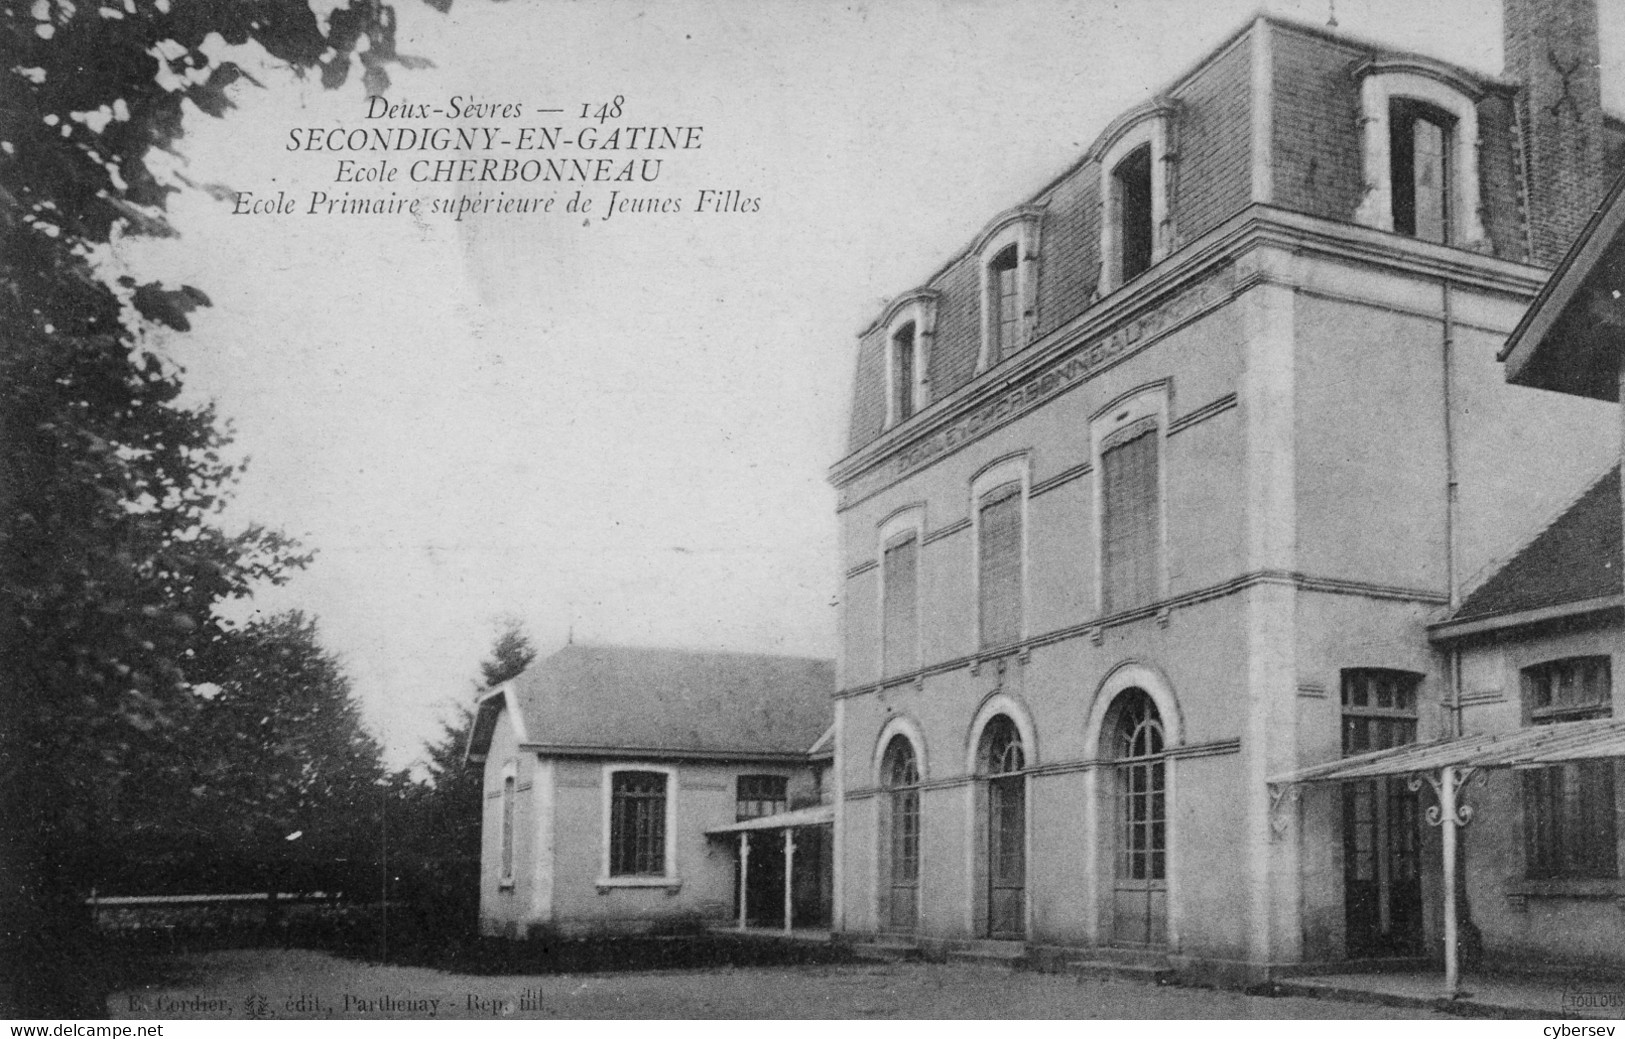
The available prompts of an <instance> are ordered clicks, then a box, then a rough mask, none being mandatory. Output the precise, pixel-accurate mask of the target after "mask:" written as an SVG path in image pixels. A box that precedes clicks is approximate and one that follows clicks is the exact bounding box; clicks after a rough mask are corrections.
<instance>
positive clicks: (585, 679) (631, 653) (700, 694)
mask: <svg viewBox="0 0 1625 1039" xmlns="http://www.w3.org/2000/svg"><path fill="white" fill-rule="evenodd" d="M834 692H835V665H834V664H833V662H831V661H828V660H816V659H812V658H807V657H781V656H766V655H759V654H750V653H716V652H701V651H694V650H683V649H651V648H635V647H630V646H587V645H569V646H565V647H564V648H563V649H561V650H559V651H558V652H557V653H554V654H553V655H552V656H550V657H548V658H547V659H545V660H541V661H538V662H537V663H535V664H532V665H531V666H530V668H529V669H527V670H526V671H525V672H524V674H522V675H520V676H519V677H517V678H515V679H513V680H511V681H509V682H505V683H503V685H502V686H499V687H498V688H497V689H494V690H492V691H491V692H490V693H487V694H486V696H485V697H484V698H483V699H482V700H481V701H480V707H479V712H478V714H477V716H476V719H475V725H474V731H473V734H472V739H471V740H470V744H469V757H470V758H471V759H473V760H480V759H482V758H483V757H484V755H485V752H486V750H487V749H488V748H489V747H490V743H491V735H492V733H493V731H494V730H495V725H496V719H497V716H498V715H499V714H500V713H501V711H502V710H503V709H504V708H506V707H508V706H509V705H510V704H511V705H512V709H514V710H516V711H518V712H519V715H520V718H519V725H518V726H516V728H517V729H518V731H519V732H520V733H522V736H521V746H522V747H524V748H525V749H527V750H533V751H540V752H543V753H546V752H552V753H557V754H566V755H582V756H594V757H603V756H611V755H613V756H617V757H625V756H630V755H637V756H641V757H646V758H666V759H671V758H694V757H698V758H713V759H756V760H762V759H774V758H779V759H784V760H787V761H789V760H796V761H803V760H806V758H807V754H808V751H809V750H810V749H811V748H812V746H813V744H814V743H815V742H816V741H817V740H818V738H819V737H820V736H821V735H822V734H823V733H824V731H825V730H826V729H828V728H829V725H830V717H831V708H830V699H831V697H832V695H833V694H834Z"/></svg>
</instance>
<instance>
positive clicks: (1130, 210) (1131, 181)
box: [1112, 144, 1155, 281]
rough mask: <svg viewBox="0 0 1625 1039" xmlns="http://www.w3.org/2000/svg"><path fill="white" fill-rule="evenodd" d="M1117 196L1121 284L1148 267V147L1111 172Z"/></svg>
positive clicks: (1150, 228) (1151, 229)
mask: <svg viewBox="0 0 1625 1039" xmlns="http://www.w3.org/2000/svg"><path fill="white" fill-rule="evenodd" d="M1112 181H1113V186H1114V188H1115V190H1116V194H1117V230H1118V238H1117V240H1118V248H1119V249H1120V257H1121V260H1120V264H1121V265H1120V267H1119V268H1118V269H1119V270H1120V271H1121V273H1122V280H1123V281H1128V280H1129V279H1130V278H1133V277H1135V276H1136V275H1138V274H1140V273H1141V272H1142V271H1144V270H1146V269H1147V268H1148V267H1150V266H1151V252H1152V243H1153V241H1154V240H1155V228H1154V227H1153V224H1152V216H1151V146H1150V145H1149V144H1146V145H1142V146H1141V147H1139V148H1136V149H1134V150H1133V151H1132V152H1130V153H1129V154H1128V157H1127V158H1125V159H1124V160H1123V161H1122V162H1120V163H1118V164H1117V167H1116V168H1115V169H1114V170H1113V171H1112Z"/></svg>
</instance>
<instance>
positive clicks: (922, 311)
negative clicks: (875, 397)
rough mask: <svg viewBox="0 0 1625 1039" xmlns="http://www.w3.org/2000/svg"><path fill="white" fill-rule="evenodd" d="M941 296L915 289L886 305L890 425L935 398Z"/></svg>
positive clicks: (887, 412)
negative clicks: (933, 367) (934, 346)
mask: <svg viewBox="0 0 1625 1039" xmlns="http://www.w3.org/2000/svg"><path fill="white" fill-rule="evenodd" d="M936 317H937V296H936V293H935V292H933V291H931V290H929V289H921V290H917V291H915V292H911V293H909V294H907V295H906V296H903V297H901V298H899V299H898V300H897V301H896V302H894V303H893V304H892V305H891V306H890V307H888V308H887V309H886V313H885V315H884V316H883V317H882V321H883V322H884V324H883V325H882V327H883V328H884V330H885V340H884V349H885V355H884V356H885V359H886V428H887V429H890V428H891V427H892V426H895V425H897V424H898V423H899V422H907V421H908V420H909V419H911V418H913V417H914V416H915V415H917V414H919V412H920V409H921V408H924V407H925V406H926V405H927V404H929V403H930V402H931V393H930V380H929V377H928V375H927V373H928V371H929V369H930V363H931V334H932V330H933V328H934V327H935V324H936Z"/></svg>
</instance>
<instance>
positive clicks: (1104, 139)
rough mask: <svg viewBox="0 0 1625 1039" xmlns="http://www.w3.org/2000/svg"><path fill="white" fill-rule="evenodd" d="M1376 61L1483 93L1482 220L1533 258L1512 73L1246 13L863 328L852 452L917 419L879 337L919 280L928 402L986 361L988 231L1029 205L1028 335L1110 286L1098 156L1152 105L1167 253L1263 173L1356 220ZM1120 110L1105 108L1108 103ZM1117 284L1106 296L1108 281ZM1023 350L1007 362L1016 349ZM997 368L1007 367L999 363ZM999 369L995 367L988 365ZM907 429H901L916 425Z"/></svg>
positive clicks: (1277, 190)
mask: <svg viewBox="0 0 1625 1039" xmlns="http://www.w3.org/2000/svg"><path fill="white" fill-rule="evenodd" d="M1257 27H1264V28H1267V29H1268V35H1269V40H1270V41H1271V42H1270V43H1269V44H1268V47H1269V53H1270V54H1271V59H1270V70H1271V71H1270V75H1269V76H1268V77H1266V78H1264V79H1261V78H1260V76H1259V75H1258V70H1257V69H1256V68H1255V67H1254V63H1253V47H1252V45H1251V42H1250V41H1251V39H1252V33H1253V32H1254V31H1255V28H1257ZM1362 71H1364V72H1367V73H1369V72H1371V71H1377V72H1383V71H1404V72H1407V73H1409V74H1413V75H1422V76H1426V77H1427V78H1430V79H1434V80H1437V81H1439V82H1441V83H1446V84H1450V85H1452V87H1453V88H1454V89H1457V90H1459V91H1460V92H1462V93H1463V96H1464V97H1466V98H1469V99H1477V100H1476V104H1477V109H1478V118H1479V138H1480V140H1481V141H1482V142H1483V143H1482V145H1481V149H1480V153H1479V166H1480V169H1481V172H1482V176H1483V183H1482V186H1481V191H1482V195H1481V200H1482V204H1481V205H1480V206H1479V211H1480V212H1481V213H1482V214H1483V219H1484V221H1485V227H1484V229H1483V231H1484V233H1485V234H1486V236H1487V238H1488V242H1487V245H1488V247H1489V249H1490V252H1491V254H1492V255H1494V256H1497V257H1500V258H1503V259H1511V260H1515V261H1522V260H1524V259H1525V258H1526V244H1527V236H1526V235H1525V233H1524V228H1523V226H1522V224H1521V222H1520V221H1521V220H1522V216H1521V210H1520V208H1519V205H1520V203H1519V199H1520V197H1521V196H1520V187H1519V180H1518V179H1519V177H1520V176H1521V175H1522V174H1521V172H1520V170H1521V167H1520V164H1519V162H1518V158H1517V154H1516V150H1517V143H1516V133H1515V127H1514V115H1513V109H1514V107H1515V106H1514V100H1513V98H1514V91H1515V90H1516V89H1517V87H1516V84H1514V83H1511V82H1510V81H1507V80H1505V79H1502V78H1500V77H1498V76H1495V75H1490V74H1486V73H1483V72H1479V71H1476V70H1473V69H1469V68H1464V67H1461V66H1457V65H1453V64H1450V63H1447V62H1442V61H1438V60H1436V59H1433V58H1429V57H1426V56H1422V55H1417V54H1413V53H1410V52H1407V51H1401V50H1398V49H1395V48H1392V47H1388V46H1384V45H1382V44H1379V43H1374V42H1371V41H1368V40H1362V39H1359V38H1357V37H1353V36H1349V35H1346V34H1344V33H1341V32H1337V31H1333V30H1328V29H1325V28H1321V27H1317V26H1310V25H1304V24H1302V23H1299V22H1294V21H1291V20H1288V19H1283V18H1278V17H1275V16H1271V15H1259V16H1257V17H1254V18H1251V19H1249V20H1248V21H1247V22H1246V23H1244V24H1243V25H1241V26H1239V27H1238V28H1237V29H1236V31H1234V32H1233V33H1231V34H1230V35H1228V36H1226V37H1225V38H1224V39H1223V40H1222V41H1220V42H1219V43H1218V44H1217V45H1216V46H1215V47H1213V48H1212V49H1211V50H1209V51H1208V52H1207V53H1206V54H1205V55H1204V56H1203V57H1202V58H1201V59H1199V60H1198V61H1196V62H1195V63H1193V64H1192V65H1191V66H1190V67H1188V68H1187V69H1186V70H1185V71H1183V72H1182V73H1180V74H1179V75H1178V76H1176V77H1174V78H1173V79H1172V80H1171V81H1170V82H1169V83H1167V84H1166V85H1164V86H1163V87H1162V88H1161V89H1159V90H1157V91H1155V92H1154V93H1151V94H1148V95H1146V96H1147V98H1148V100H1146V101H1144V102H1143V103H1141V104H1139V105H1137V106H1134V107H1132V108H1130V109H1128V110H1127V111H1124V112H1121V113H1118V114H1117V116H1116V118H1115V119H1111V120H1109V121H1107V122H1106V125H1105V126H1104V127H1103V128H1102V129H1101V130H1100V132H1099V133H1098V134H1097V135H1096V136H1095V137H1094V139H1093V140H1092V141H1090V142H1089V144H1088V146H1087V147H1085V148H1083V149H1082V150H1081V151H1080V152H1079V153H1077V154H1076V156H1075V158H1074V159H1073V160H1072V161H1071V162H1070V163H1068V164H1067V166H1066V167H1065V168H1064V169H1062V170H1061V171H1060V172H1059V173H1058V174H1056V175H1055V176H1054V177H1052V178H1051V179H1050V180H1049V181H1048V182H1047V183H1045V184H1043V185H1042V186H1041V187H1040V188H1038V190H1036V191H1033V192H1030V193H1027V194H1025V195H1023V196H1020V197H1018V198H1015V199H1012V202H1013V203H1014V204H1013V205H1012V206H1010V207H1008V208H1006V209H1004V210H1002V211H1001V212H1000V213H997V214H993V215H992V217H991V219H990V221H989V222H988V223H987V224H986V225H984V226H983V227H981V228H979V229H977V230H976V231H974V232H972V233H970V234H967V236H966V241H965V244H964V246H963V247H962V248H961V249H959V250H957V251H955V252H954V253H953V254H952V255H951V256H949V257H948V258H947V259H946V261H945V262H944V263H943V264H942V265H941V266H940V267H938V268H937V269H936V270H935V271H934V272H932V273H931V274H930V276H929V277H927V278H926V279H925V280H924V281H923V282H921V283H919V285H917V286H916V287H914V288H912V289H910V290H908V291H907V292H905V293H903V294H901V295H899V296H895V297H893V298H892V299H891V300H890V301H889V302H888V303H887V304H886V305H884V306H882V307H880V308H877V312H876V313H875V315H874V318H873V320H871V321H870V322H869V323H868V324H867V325H866V327H865V328H864V329H863V331H862V332H860V333H859V337H858V338H859V346H858V357H857V361H856V365H855V369H854V379H853V387H852V393H853V396H852V405H851V410H850V411H849V423H850V424H849V430H848V440H847V453H848V454H849V455H850V454H853V453H856V452H857V451H859V450H861V449H862V448H864V447H865V446H867V445H868V444H870V443H872V442H874V441H877V440H879V439H880V438H881V437H882V436H883V435H885V434H887V433H888V431H889V430H891V429H893V428H904V427H906V428H917V425H918V416H916V418H915V419H911V420H910V421H909V422H906V423H890V424H888V421H887V414H888V412H887V405H886V399H885V385H886V375H885V368H886V360H885V344H884V343H883V342H882V340H883V339H884V333H885V330H886V328H887V327H888V326H887V319H888V317H889V316H891V315H894V314H895V313H896V312H897V311H898V310H899V308H900V307H901V306H902V305H904V304H906V303H907V302H909V301H910V300H912V299H916V298H919V297H920V296H921V295H922V294H929V296H930V298H931V299H932V300H933V301H934V303H935V309H934V311H933V319H934V326H935V327H934V329H933V334H932V337H931V345H930V349H929V351H928V352H927V353H926V355H925V358H924V363H925V366H926V371H925V373H924V378H923V382H924V383H925V385H927V386H929V387H930V399H929V400H928V401H927V402H926V403H925V404H924V406H923V407H922V408H921V409H920V412H919V413H920V414H924V413H926V412H930V411H932V410H933V406H934V405H935V404H937V403H939V402H941V401H943V400H945V399H947V398H948V397H950V396H951V395H952V394H954V393H955V392H956V391H957V390H958V389H959V388H960V387H962V386H965V385H967V384H969V383H971V382H973V381H975V380H976V379H978V378H980V377H981V376H982V375H983V373H984V371H985V370H988V365H987V364H986V363H985V361H986V354H985V352H984V350H983V345H984V344H983V343H982V339H983V336H984V324H983V320H982V315H981V308H982V306H983V300H982V295H983V293H984V292H985V291H986V290H985V285H984V284H983V281H982V272H981V270H980V260H982V259H985V258H983V257H981V255H980V253H981V250H980V247H981V246H983V245H985V243H986V241H987V240H988V237H989V235H991V234H993V233H996V232H997V231H998V230H1000V229H1001V228H1003V227H1004V226H1006V225H1007V223H1008V222H1010V221H1013V220H1017V219H1021V220H1027V221H1030V222H1031V223H1032V225H1033V241H1034V242H1041V243H1042V244H1041V245H1039V246H1038V247H1037V249H1036V252H1037V253H1039V254H1040V255H1038V256H1037V257H1036V258H1035V262H1034V263H1033V265H1032V267H1031V269H1030V270H1028V271H1027V273H1026V275H1025V277H1029V278H1031V279H1032V283H1031V284H1026V283H1024V287H1023V289H1022V292H1023V307H1024V318H1023V321H1024V325H1023V330H1024V333H1025V335H1026V337H1027V338H1026V343H1027V344H1039V343H1044V342H1048V341H1050V339H1051V337H1052V336H1054V335H1055V334H1056V333H1058V332H1060V331H1061V330H1063V329H1065V328H1067V327H1069V326H1070V325H1071V324H1072V323H1073V322H1075V321H1076V319H1077V318H1078V317H1079V316H1080V315H1083V314H1085V313H1087V312H1088V311H1090V310H1091V309H1093V308H1094V307H1096V305H1097V304H1099V303H1101V302H1102V300H1103V299H1105V298H1107V297H1109V296H1110V295H1112V294H1113V293H1114V292H1115V291H1116V289H1115V288H1112V289H1108V288H1106V285H1107V283H1109V282H1111V280H1112V279H1111V278H1109V277H1102V263H1103V259H1104V258H1103V256H1102V253H1101V249H1102V243H1103V234H1102V229H1101V219H1102V214H1103V213H1104V212H1106V210H1107V207H1105V206H1104V205H1103V200H1102V198H1101V192H1102V174H1101V164H1102V161H1103V159H1104V157H1105V153H1106V151H1107V150H1108V149H1109V148H1110V147H1111V145H1112V144H1113V143H1114V142H1115V141H1116V140H1117V139H1118V138H1119V137H1120V136H1121V135H1122V134H1123V133H1124V132H1128V131H1131V130H1132V129H1133V127H1135V126H1137V125H1139V124H1140V123H1142V122H1143V121H1144V120H1147V119H1162V120H1165V121H1166V130H1165V133H1166V137H1165V139H1164V144H1165V155H1164V160H1165V163H1166V166H1165V167H1164V172H1163V174H1162V175H1163V176H1165V177H1166V178H1167V183H1166V187H1165V198H1166V200H1167V201H1166V207H1167V209H1166V215H1165V220H1164V223H1163V226H1162V228H1161V230H1160V231H1159V233H1160V234H1164V235H1166V239H1165V241H1164V243H1163V245H1162V250H1163V252H1162V253H1161V255H1163V256H1166V257H1172V256H1175V255H1178V254H1179V253H1181V252H1182V251H1183V250H1184V249H1185V248H1186V247H1187V246H1188V245H1190V244H1192V243H1195V242H1197V241H1199V240H1201V239H1202V237H1203V236H1204V235H1206V234H1208V233H1209V232H1212V231H1214V230H1215V229H1217V228H1219V227H1221V226H1222V225H1224V224H1225V222H1226V221H1228V220H1230V219H1231V218H1233V217H1235V216H1236V215H1237V214H1239V213H1241V212H1243V211H1244V210H1246V209H1247V207H1249V206H1250V205H1253V204H1254V203H1255V202H1258V201H1260V199H1259V198H1258V197H1256V196H1257V192H1258V190H1259V189H1258V184H1260V183H1266V184H1268V185H1270V187H1269V188H1268V189H1267V190H1268V192H1269V194H1268V195H1267V196H1265V198H1264V199H1263V200H1262V201H1264V202H1265V203H1266V204H1268V205H1270V206H1272V207H1274V208H1276V209H1278V210H1282V211H1290V212H1294V213H1300V214H1304V215H1306V216H1310V217H1315V218H1320V219H1326V220H1332V221H1336V222H1339V223H1344V224H1354V223H1357V222H1359V218H1358V210H1359V207H1360V206H1361V204H1362V202H1363V201H1364V200H1365V199H1366V185H1365V183H1364V181H1363V179H1362V171H1361V163H1360V154H1361V144H1360V134H1361V132H1362V131H1361V129H1360V127H1361V124H1360V122H1359V98H1360V84H1359V77H1360V75H1361V73H1362ZM1259 89H1263V90H1265V91H1266V92H1267V94H1266V96H1265V98H1264V100H1265V103H1266V104H1267V105H1268V119H1269V124H1268V133H1269V135H1270V142H1271V144H1270V147H1269V148H1267V149H1263V150H1262V152H1260V150H1259V149H1255V148H1254V147H1253V134H1254V132H1255V130H1256V129H1257V127H1256V126H1255V124H1254V108H1255V107H1256V104H1257V101H1258V98H1255V96H1254V92H1255V91H1257V90H1259ZM1106 114H1108V113H1102V115H1106ZM1261 154H1264V155H1267V156H1268V162H1269V164H1270V175H1269V176H1268V177H1264V178H1259V177H1257V176H1255V174H1256V172H1257V171H1255V170H1254V168H1253V166H1254V163H1255V162H1257V161H1258V160H1259V158H1260V155H1261ZM1103 293H1105V295H1104V296H1103V295H1102V294H1103ZM1019 352H1020V350H1018V351H1015V352H1008V351H1005V352H1003V353H1002V359H1001V363H1003V364H1010V363H1015V362H1014V357H1015V355H1016V353H1019ZM992 367H994V368H997V367H1000V364H999V363H996V364H994V365H993V366H992ZM990 377H992V378H996V377H997V376H990ZM907 435H908V434H907V433H902V434H900V436H907Z"/></svg>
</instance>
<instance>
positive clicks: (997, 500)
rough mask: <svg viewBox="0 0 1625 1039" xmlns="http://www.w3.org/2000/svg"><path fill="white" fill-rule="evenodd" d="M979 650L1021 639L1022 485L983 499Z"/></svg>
mask: <svg viewBox="0 0 1625 1039" xmlns="http://www.w3.org/2000/svg"><path fill="white" fill-rule="evenodd" d="M980 548H981V573H980V578H981V581H980V587H981V603H980V605H981V611H980V612H981V625H982V648H983V649H996V648H998V647H1001V646H1009V645H1013V644H1014V643H1016V642H1018V641H1020V639H1021V485H1020V484H1019V483H1008V484H1005V485H1004V486H1002V487H999V488H996V489H994V490H993V491H990V492H989V493H988V494H987V495H986V496H984V497H983V499H982V512H981V542H980Z"/></svg>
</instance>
